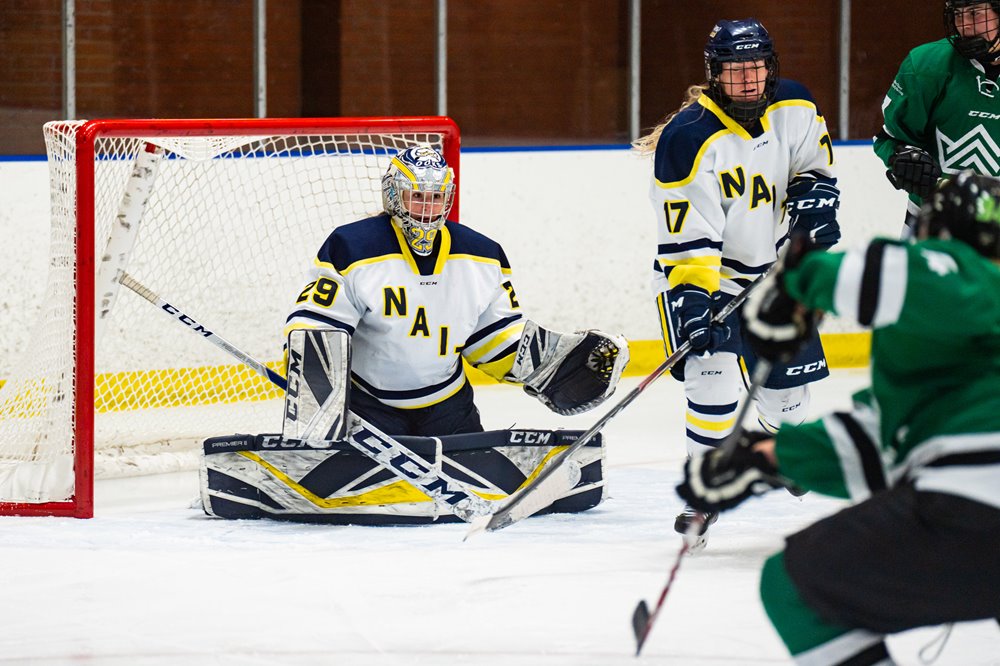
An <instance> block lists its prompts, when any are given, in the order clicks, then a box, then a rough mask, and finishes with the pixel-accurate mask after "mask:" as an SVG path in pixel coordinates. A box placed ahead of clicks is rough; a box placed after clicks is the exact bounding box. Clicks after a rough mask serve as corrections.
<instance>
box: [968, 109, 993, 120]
mask: <svg viewBox="0 0 1000 666" xmlns="http://www.w3.org/2000/svg"><path fill="white" fill-rule="evenodd" d="M969 117H970V118H985V119H987V120H1000V113H990V112H989V111H975V110H973V111H969Z"/></svg>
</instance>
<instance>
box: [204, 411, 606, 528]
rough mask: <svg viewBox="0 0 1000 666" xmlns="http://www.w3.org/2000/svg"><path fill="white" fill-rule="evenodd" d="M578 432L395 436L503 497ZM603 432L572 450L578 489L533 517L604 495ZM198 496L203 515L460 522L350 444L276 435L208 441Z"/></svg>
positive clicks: (485, 493) (590, 503)
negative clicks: (201, 503) (439, 509)
mask: <svg viewBox="0 0 1000 666" xmlns="http://www.w3.org/2000/svg"><path fill="white" fill-rule="evenodd" d="M581 434H582V432H581V431H579V430H499V431H490V432H485V433H474V434H465V435H447V436H444V437H400V438H399V440H400V441H401V443H403V444H404V445H405V446H406V447H407V448H409V449H410V450H411V451H413V452H414V453H415V454H417V455H418V456H420V458H421V459H423V460H424V461H425V462H426V463H427V464H428V465H432V466H440V467H441V469H442V470H443V471H444V472H446V473H448V474H449V475H451V476H453V477H454V478H458V479H461V480H462V481H463V482H465V483H467V484H469V486H470V488H472V489H474V491H475V492H476V493H477V494H479V495H480V496H481V497H483V498H487V499H490V500H496V501H502V500H504V499H506V498H507V497H509V496H510V495H511V494H513V493H514V492H516V491H517V490H518V489H519V488H520V487H521V486H523V485H524V484H525V483H526V481H527V479H528V478H532V477H534V476H535V475H536V474H538V473H539V471H540V470H541V469H543V468H544V467H545V466H546V465H547V464H548V463H549V462H550V461H551V460H552V458H553V456H554V455H555V454H556V453H558V452H559V451H562V450H563V449H564V448H565V447H567V446H569V445H570V444H572V443H573V442H574V441H576V439H577V438H578V437H579V436H580V435H581ZM604 451H605V448H604V440H603V437H602V435H601V434H600V433H598V435H597V436H596V437H594V439H592V440H590V441H589V442H588V443H587V444H586V446H583V447H581V448H580V449H579V450H577V451H575V452H574V453H573V455H572V456H571V457H570V459H569V460H568V461H567V463H566V464H568V465H570V466H571V467H572V468H575V470H576V473H577V482H576V486H575V487H574V488H572V489H571V490H569V491H568V492H566V493H565V494H564V495H563V496H562V497H561V498H559V499H557V500H555V502H554V503H552V504H551V505H550V506H549V507H548V508H546V509H544V510H543V511H541V512H539V513H551V512H557V513H561V512H568V513H572V512H577V511H585V510H587V509H589V508H591V507H594V506H596V505H597V504H598V503H600V502H601V500H602V499H603V498H604ZM201 494H202V500H203V505H204V510H205V512H206V513H207V514H208V515H210V516H217V517H220V518H239V519H244V518H276V519H281V520H294V521H306V522H321V523H335V524H357V525H386V524H395V525H403V524H426V523H434V522H449V523H450V522H457V521H458V520H459V519H458V518H457V517H456V516H453V515H451V514H444V513H441V512H439V511H437V510H436V508H435V506H434V504H433V503H432V502H431V501H429V499H428V498H427V496H426V495H425V494H424V493H422V492H420V491H419V490H417V489H416V488H415V487H413V486H412V485H410V484H408V483H404V482H401V481H400V480H399V479H398V478H397V477H396V476H395V475H394V474H392V473H390V472H388V471H386V470H384V469H379V466H378V465H377V464H376V463H375V462H374V461H373V460H371V459H370V458H369V457H367V456H365V455H362V454H361V453H359V452H358V451H357V450H355V449H354V447H353V446H351V445H350V444H347V443H346V442H336V441H329V442H316V441H312V442H307V441H302V440H290V439H285V438H283V437H281V436H280V435H231V436H228V437H213V438H211V439H208V440H206V441H205V443H204V457H203V459H202V468H201Z"/></svg>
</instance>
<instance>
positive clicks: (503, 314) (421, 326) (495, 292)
mask: <svg viewBox="0 0 1000 666" xmlns="http://www.w3.org/2000/svg"><path fill="white" fill-rule="evenodd" d="M439 237H440V244H439V245H438V247H437V249H436V250H435V251H434V252H432V253H431V254H430V255H429V256H427V257H422V256H419V255H416V254H414V253H413V252H412V251H411V250H410V247H409V245H408V244H407V243H406V240H405V239H404V238H403V236H402V233H401V232H400V230H399V229H398V228H397V227H396V226H395V225H394V224H393V223H392V220H391V218H390V217H389V216H388V215H378V216H375V217H372V218H369V219H366V220H361V221H358V222H354V223H352V224H347V225H344V226H342V227H339V228H337V229H336V230H334V232H333V233H332V234H331V235H330V236H329V238H327V240H326V242H324V243H323V246H322V247H321V248H320V249H319V252H318V253H317V256H316V258H315V260H314V264H315V265H314V267H313V269H312V270H311V272H310V276H309V278H308V280H307V282H308V283H307V284H306V285H305V287H304V288H303V290H302V292H301V293H300V294H299V296H298V298H297V299H296V303H295V306H294V308H293V309H292V312H291V314H289V316H288V319H287V323H286V327H285V337H286V338H287V336H288V333H289V332H290V331H292V330H294V329H299V328H315V327H330V326H332V327H335V328H341V329H343V330H345V331H347V332H348V333H349V334H351V338H352V373H351V380H352V383H353V385H354V388H355V390H357V389H360V390H363V391H365V392H367V393H370V394H371V395H373V396H374V397H376V398H378V399H379V400H380V401H381V402H383V403H385V404H387V405H390V406H392V407H399V408H404V409H415V408H419V407H426V406H428V405H433V404H436V403H438V402H441V401H442V400H445V399H447V398H449V397H450V396H452V395H454V394H455V393H456V392H458V390H459V389H461V388H462V386H463V385H464V384H465V382H466V381H467V379H466V375H465V370H464V368H463V365H462V357H464V358H465V359H466V360H468V361H469V362H470V363H471V364H473V365H475V366H478V367H479V368H480V369H481V370H483V371H485V372H487V373H488V374H490V375H492V376H494V377H496V378H497V379H502V378H503V377H504V376H505V375H506V374H507V372H508V371H509V370H510V369H511V367H512V365H513V363H514V358H515V354H516V351H517V346H518V341H519V340H520V337H521V332H522V330H523V329H524V321H523V319H522V316H521V312H520V307H519V305H518V302H517V296H516V294H515V293H514V288H513V285H512V283H511V269H510V265H509V263H508V261H507V257H506V255H505V254H504V252H503V249H502V248H501V247H500V245H499V244H498V243H496V242H494V241H492V240H490V239H489V238H487V237H486V236H484V235H482V234H480V233H478V232H476V231H474V230H472V229H470V228H468V227H465V226H462V225H459V224H455V223H452V222H448V223H446V224H445V225H444V226H443V227H442V228H441V231H440V234H439Z"/></svg>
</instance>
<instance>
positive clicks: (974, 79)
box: [875, 0, 1000, 230]
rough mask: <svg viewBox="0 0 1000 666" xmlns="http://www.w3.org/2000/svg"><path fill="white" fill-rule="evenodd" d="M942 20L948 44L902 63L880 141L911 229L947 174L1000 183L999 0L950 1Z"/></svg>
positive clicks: (919, 51) (878, 149) (924, 48)
mask: <svg viewBox="0 0 1000 666" xmlns="http://www.w3.org/2000/svg"><path fill="white" fill-rule="evenodd" d="M944 16H945V26H946V28H947V31H948V37H947V38H946V39H941V40H938V41H936V42H931V43H929V44H923V45H921V46H918V47H917V48H915V49H913V50H912V51H911V52H910V54H909V55H908V56H907V57H906V59H905V60H903V63H902V65H901V66H900V68H899V73H898V74H897V75H896V78H895V80H894V81H893V82H892V86H891V87H890V88H889V91H888V93H886V96H885V101H884V102H883V103H882V112H883V115H884V118H885V123H884V125H883V127H882V129H881V130H880V131H879V133H878V135H877V136H876V137H875V153H876V154H877V155H878V156H879V158H880V159H881V160H882V161H883V162H884V163H885V165H886V167H888V169H889V170H888V171H887V172H886V175H887V176H888V177H889V181H890V182H891V183H892V184H893V185H894V186H895V187H896V189H900V190H905V191H906V192H908V193H909V195H910V199H909V202H908V206H907V214H906V220H905V221H906V225H907V228H909V229H911V230H912V227H913V224H914V222H915V220H916V215H917V212H918V211H919V210H920V203H921V198H922V197H926V196H927V195H928V194H929V193H930V192H931V191H932V190H933V189H934V186H935V184H936V183H937V180H938V178H940V177H941V175H942V173H944V174H955V173H958V171H960V170H962V169H972V170H974V171H975V172H976V173H980V174H983V175H988V176H1000V84H998V79H1000V60H998V57H1000V0H991V1H989V2H986V1H984V0H947V2H945V11H944Z"/></svg>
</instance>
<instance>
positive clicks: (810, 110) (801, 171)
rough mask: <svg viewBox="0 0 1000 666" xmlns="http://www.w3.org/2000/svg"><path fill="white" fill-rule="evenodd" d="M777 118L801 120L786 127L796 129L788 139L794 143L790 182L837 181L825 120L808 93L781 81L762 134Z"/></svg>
mask: <svg viewBox="0 0 1000 666" xmlns="http://www.w3.org/2000/svg"><path fill="white" fill-rule="evenodd" d="M776 114H795V115H796V116H801V118H796V120H795V121H793V122H792V123H789V124H792V125H794V127H795V128H796V131H795V132H794V133H789V135H788V136H789V137H790V138H791V139H792V141H793V143H792V146H791V160H790V162H789V171H790V173H789V174H788V176H789V180H790V181H791V180H794V179H795V178H824V179H834V180H836V178H835V177H836V174H835V173H834V157H833V142H832V141H831V139H830V132H829V130H828V129H827V126H826V119H825V118H824V117H823V115H822V114H821V113H820V111H819V108H818V107H817V106H816V101H815V100H814V99H813V96H812V93H811V92H809V89H808V88H806V87H805V86H804V85H802V84H801V83H798V82H796V81H791V80H789V79H781V80H780V81H779V83H778V88H777V90H776V91H775V97H774V101H773V102H772V103H771V105H770V106H769V107H768V110H767V113H766V114H765V115H764V118H763V119H762V120H761V123H762V124H763V125H764V129H765V130H767V129H768V125H769V124H770V123H771V122H772V118H773V117H774V116H775V115H776Z"/></svg>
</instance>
